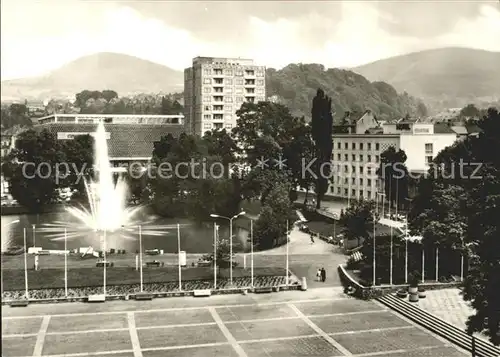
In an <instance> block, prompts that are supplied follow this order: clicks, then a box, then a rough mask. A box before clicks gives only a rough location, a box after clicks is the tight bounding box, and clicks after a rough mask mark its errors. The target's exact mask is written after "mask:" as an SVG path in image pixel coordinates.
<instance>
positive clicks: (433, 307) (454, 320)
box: [416, 288, 488, 341]
mask: <svg viewBox="0 0 500 357" xmlns="http://www.w3.org/2000/svg"><path fill="white" fill-rule="evenodd" d="M416 305H417V306H418V307H420V308H421V309H423V310H425V311H427V312H430V313H431V314H433V315H434V316H437V317H439V318H440V319H442V320H444V321H446V322H448V323H450V324H452V325H455V326H457V327H458V328H460V329H462V330H464V331H465V329H466V323H467V319H468V318H469V316H471V315H472V314H473V313H474V309H473V308H472V307H471V306H470V305H469V303H468V302H466V301H464V298H463V297H462V295H460V289H457V288H451V289H442V290H430V291H427V292H426V298H425V299H420V301H419V302H418V303H416ZM475 336H476V337H479V338H482V339H483V340H485V341H488V337H486V336H485V335H483V334H479V333H476V334H475Z"/></svg>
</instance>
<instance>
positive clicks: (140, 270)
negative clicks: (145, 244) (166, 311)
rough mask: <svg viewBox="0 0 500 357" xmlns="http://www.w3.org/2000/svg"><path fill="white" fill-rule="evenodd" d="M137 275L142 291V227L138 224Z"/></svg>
mask: <svg viewBox="0 0 500 357" xmlns="http://www.w3.org/2000/svg"><path fill="white" fill-rule="evenodd" d="M139 275H140V276H141V278H140V279H141V293H142V292H143V281H144V280H143V275H142V227H141V226H139Z"/></svg>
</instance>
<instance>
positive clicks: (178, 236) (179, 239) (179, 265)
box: [177, 223, 182, 291]
mask: <svg viewBox="0 0 500 357" xmlns="http://www.w3.org/2000/svg"><path fill="white" fill-rule="evenodd" d="M177 253H178V259H177V261H178V269H179V291H182V280H181V227H180V225H179V223H177Z"/></svg>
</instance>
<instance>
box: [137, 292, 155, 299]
mask: <svg viewBox="0 0 500 357" xmlns="http://www.w3.org/2000/svg"><path fill="white" fill-rule="evenodd" d="M135 299H136V300H153V294H149V293H137V294H135Z"/></svg>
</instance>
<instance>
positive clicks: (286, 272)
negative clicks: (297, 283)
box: [285, 220, 288, 285]
mask: <svg viewBox="0 0 500 357" xmlns="http://www.w3.org/2000/svg"><path fill="white" fill-rule="evenodd" d="M285 274H286V280H285V281H286V285H288V220H287V221H286V271H285Z"/></svg>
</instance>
